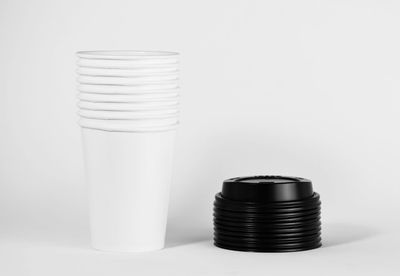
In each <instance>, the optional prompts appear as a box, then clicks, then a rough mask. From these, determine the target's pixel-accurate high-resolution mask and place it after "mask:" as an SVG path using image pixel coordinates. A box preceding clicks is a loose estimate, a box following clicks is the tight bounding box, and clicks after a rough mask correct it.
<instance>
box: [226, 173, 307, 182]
mask: <svg viewBox="0 0 400 276" xmlns="http://www.w3.org/2000/svg"><path fill="white" fill-rule="evenodd" d="M226 182H240V183H249V184H284V183H299V182H311V181H310V180H307V179H304V178H300V177H288V176H268V175H267V176H265V175H260V176H248V177H236V178H231V179H228V180H226Z"/></svg>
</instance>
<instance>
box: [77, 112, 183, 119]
mask: <svg viewBox="0 0 400 276" xmlns="http://www.w3.org/2000/svg"><path fill="white" fill-rule="evenodd" d="M78 114H79V116H81V117H83V118H88V119H103V120H137V119H157V118H159V119H162V118H178V115H179V111H178V109H164V110H155V111H153V110H152V111H101V110H88V109H81V110H79V113H78Z"/></svg>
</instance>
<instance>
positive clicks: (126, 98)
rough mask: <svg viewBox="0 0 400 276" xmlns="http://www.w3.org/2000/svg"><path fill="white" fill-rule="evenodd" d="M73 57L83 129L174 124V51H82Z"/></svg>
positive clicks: (168, 126)
mask: <svg viewBox="0 0 400 276" xmlns="http://www.w3.org/2000/svg"><path fill="white" fill-rule="evenodd" d="M77 56H78V63H77V64H78V70H77V73H78V79H77V80H78V91H79V94H78V99H79V102H78V107H79V116H80V121H79V123H80V125H81V126H82V127H84V128H91V129H99V130H105V131H123V132H143V131H144V132H147V131H164V130H171V129H174V128H176V127H177V125H178V115H179V84H178V80H179V68H178V65H179V59H178V57H179V55H178V54H177V53H173V52H157V51H86V52H78V53H77Z"/></svg>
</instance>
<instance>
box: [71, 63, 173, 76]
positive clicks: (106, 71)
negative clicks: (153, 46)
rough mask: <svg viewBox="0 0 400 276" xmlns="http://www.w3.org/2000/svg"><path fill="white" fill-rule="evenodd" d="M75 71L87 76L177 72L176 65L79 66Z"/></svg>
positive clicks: (146, 74) (150, 74)
mask: <svg viewBox="0 0 400 276" xmlns="http://www.w3.org/2000/svg"><path fill="white" fill-rule="evenodd" d="M77 73H78V74H79V75H87V76H108V77H137V76H154V75H164V74H175V75H176V74H178V73H179V72H178V68H177V67H176V66H161V67H150V68H135V69H118V68H114V69H113V68H93V67H79V68H78V70H77Z"/></svg>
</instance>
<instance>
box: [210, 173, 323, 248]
mask: <svg viewBox="0 0 400 276" xmlns="http://www.w3.org/2000/svg"><path fill="white" fill-rule="evenodd" d="M320 206H321V202H320V200H319V195H318V194H317V193H315V192H314V191H313V188H312V183H311V181H310V180H307V179H304V178H298V177H283V176H254V177H238V178H232V179H228V180H225V181H224V184H223V187H222V192H221V193H218V194H217V195H216V196H215V202H214V244H215V245H216V246H218V247H221V248H225V249H231V250H240V251H255V252H292V251H301V250H308V249H314V248H318V247H320V246H321V221H320V220H321V217H320V215H321V207H320Z"/></svg>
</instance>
